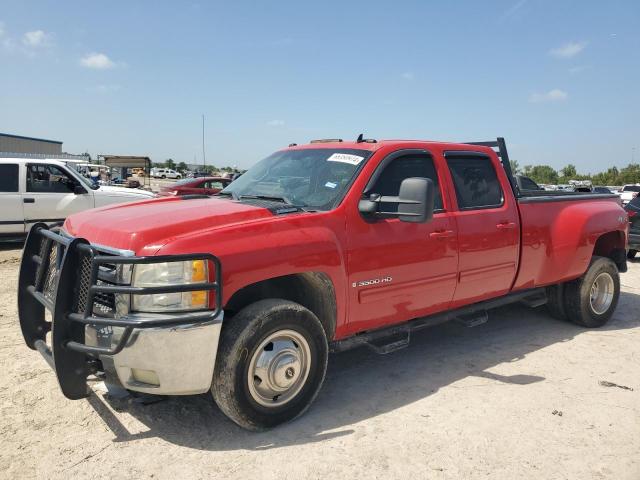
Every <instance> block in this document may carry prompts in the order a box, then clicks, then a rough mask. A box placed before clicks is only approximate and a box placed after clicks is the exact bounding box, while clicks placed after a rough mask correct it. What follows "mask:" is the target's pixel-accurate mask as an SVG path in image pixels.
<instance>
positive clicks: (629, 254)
mask: <svg viewBox="0 0 640 480" xmlns="http://www.w3.org/2000/svg"><path fill="white" fill-rule="evenodd" d="M637 253H638V250H633V249H631V250H629V251H627V258H628V259H629V260H633V259H634V258H636V254H637Z"/></svg>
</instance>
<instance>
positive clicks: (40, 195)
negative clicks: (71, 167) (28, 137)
mask: <svg viewBox="0 0 640 480" xmlns="http://www.w3.org/2000/svg"><path fill="white" fill-rule="evenodd" d="M77 185H79V184H78V182H77V180H76V179H75V178H73V177H72V176H71V175H69V173H68V172H67V171H66V170H64V169H63V168H62V167H60V166H59V165H53V164H47V163H30V164H27V185H26V191H25V192H24V193H23V194H22V201H23V206H24V217H25V222H26V227H27V230H28V229H29V228H31V226H32V225H33V224H34V223H37V222H44V223H47V224H53V223H56V222H61V221H63V220H64V219H65V218H67V217H68V216H69V215H71V214H73V213H77V212H81V211H84V210H88V209H90V208H93V207H94V199H93V194H92V193H90V192H89V191H88V190H87V189H86V188H85V186H84V185H82V186H81V188H82V190H83V192H84V193H80V192H79V191H78V193H75V192H74V190H75V188H76V186H77Z"/></svg>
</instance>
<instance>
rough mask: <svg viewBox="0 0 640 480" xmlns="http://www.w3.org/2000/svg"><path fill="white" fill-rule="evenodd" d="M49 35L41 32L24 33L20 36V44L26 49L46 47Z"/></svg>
mask: <svg viewBox="0 0 640 480" xmlns="http://www.w3.org/2000/svg"><path fill="white" fill-rule="evenodd" d="M50 37H51V36H50V35H49V34H47V33H45V32H43V31H42V30H33V31H31V32H26V33H25V34H24V35H23V36H22V44H23V45H24V46H25V47H28V48H39V47H46V46H47V45H48V44H49V41H50Z"/></svg>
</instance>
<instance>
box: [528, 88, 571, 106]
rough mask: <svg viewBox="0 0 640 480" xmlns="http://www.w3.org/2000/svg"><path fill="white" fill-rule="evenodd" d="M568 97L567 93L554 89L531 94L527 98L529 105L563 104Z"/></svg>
mask: <svg viewBox="0 0 640 480" xmlns="http://www.w3.org/2000/svg"><path fill="white" fill-rule="evenodd" d="M568 97H569V95H568V94H567V92H565V91H563V90H560V89H557V88H554V89H553V90H549V91H548V92H545V93H533V94H531V96H530V97H529V101H530V102H531V103H543V102H564V101H565V100H566V99H567V98H568Z"/></svg>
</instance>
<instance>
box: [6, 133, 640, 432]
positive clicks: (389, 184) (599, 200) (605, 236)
mask: <svg viewBox="0 0 640 480" xmlns="http://www.w3.org/2000/svg"><path fill="white" fill-rule="evenodd" d="M495 149H497V151H496V150H495ZM627 229H628V222H627V215H626V213H625V212H624V210H623V209H622V208H621V206H620V201H619V199H618V197H617V196H616V195H606V194H579V193H563V194H560V193H558V192H546V191H526V190H522V189H520V188H518V187H517V185H516V183H515V182H514V179H513V176H512V174H511V170H510V168H509V159H508V154H507V149H506V146H505V143H504V140H503V139H502V138H499V139H498V141H497V142H480V143H440V142H427V141H405V140H392V141H375V140H367V139H363V138H362V137H359V138H358V140H357V141H356V142H343V141H341V140H331V141H314V142H312V143H310V144H308V145H299V146H298V145H293V144H292V145H291V146H290V147H289V148H286V149H284V150H281V151H278V152H276V153H274V154H273V155H271V156H269V157H267V158H266V159H264V160H262V161H261V162H259V163H257V164H256V165H255V166H254V167H252V168H251V169H250V170H249V171H248V172H247V173H245V174H244V175H243V176H242V177H240V178H239V179H238V180H236V181H235V182H233V183H232V184H231V185H229V186H228V187H226V188H225V189H224V190H223V191H222V192H221V193H220V194H219V195H217V196H215V197H206V196H199V195H187V196H179V197H165V198H161V199H153V200H148V201H143V202H138V203H134V204H129V205H122V206H111V207H105V208H102V209H101V210H98V211H96V210H93V211H91V212H88V213H78V214H75V215H72V216H70V217H69V218H67V220H66V222H65V223H64V225H63V227H62V228H58V229H49V228H48V227H47V226H46V225H45V224H38V225H35V226H34V227H33V228H32V230H31V233H30V235H29V237H28V240H27V242H26V245H25V248H24V254H23V259H22V263H21V269H20V279H19V292H18V304H19V317H20V323H21V327H22V332H23V334H24V338H25V341H26V343H27V345H28V346H29V347H30V348H33V349H37V350H39V351H40V353H42V355H43V356H44V357H45V359H46V360H47V361H48V362H49V364H50V365H51V366H52V367H53V369H54V371H55V373H56V375H57V378H58V381H59V384H60V387H61V389H62V392H63V393H64V395H65V396H66V397H67V398H70V399H79V398H83V397H86V396H87V395H89V392H90V391H89V389H88V387H87V377H88V376H89V375H91V374H93V373H96V372H104V373H105V375H106V378H107V381H110V382H113V383H116V384H120V385H122V386H123V387H124V388H126V389H129V390H132V391H138V392H145V393H149V394H162V395H188V394H197V393H203V392H207V391H209V390H210V391H211V392H212V394H213V398H214V399H215V401H216V402H217V404H218V405H219V407H220V409H221V410H222V411H223V412H224V413H225V414H226V415H227V416H228V417H229V418H231V419H232V420H233V421H235V422H236V423H237V424H239V425H241V426H242V427H244V428H248V429H253V430H259V429H265V428H269V427H273V426H275V425H277V424H280V423H282V422H285V421H288V420H291V419H292V418H294V417H296V416H298V415H300V414H301V413H302V412H304V411H305V410H306V408H307V407H308V406H309V405H310V404H311V402H312V401H313V399H314V398H315V397H316V395H317V393H318V391H319V389H320V387H321V385H322V382H323V380H324V376H325V371H326V366H327V356H328V353H329V351H330V350H334V351H336V350H343V349H346V348H351V347H354V346H358V345H367V346H370V347H371V348H373V349H374V350H376V351H377V352H380V353H388V352H390V351H393V350H396V349H398V348H401V347H403V346H405V345H407V343H408V341H409V332H411V331H412V330H416V329H419V328H423V327H427V326H430V325H434V324H437V323H441V322H444V321H447V320H450V319H458V320H460V321H462V322H464V323H467V324H468V325H474V324H477V323H481V322H482V321H484V320H486V318H487V311H488V310H490V309H491V308H494V307H497V306H500V305H505V304H508V303H512V302H518V301H520V302H525V303H527V304H529V305H531V306H536V305H542V304H544V303H546V304H547V306H548V308H549V310H550V312H551V313H552V314H553V315H554V316H556V317H559V318H562V319H567V320H570V321H572V322H574V323H576V324H578V325H581V326H584V327H598V326H601V325H603V324H604V323H605V322H607V321H608V320H609V318H610V317H611V315H612V314H613V311H614V309H615V308H616V305H617V302H618V296H619V293H620V281H619V276H618V272H619V271H625V270H626V255H625V246H626V243H627ZM45 311H49V312H50V314H51V321H49V320H48V317H46V316H45Z"/></svg>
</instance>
